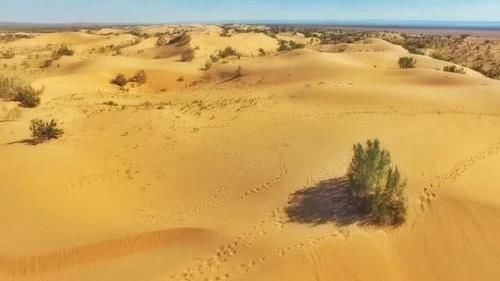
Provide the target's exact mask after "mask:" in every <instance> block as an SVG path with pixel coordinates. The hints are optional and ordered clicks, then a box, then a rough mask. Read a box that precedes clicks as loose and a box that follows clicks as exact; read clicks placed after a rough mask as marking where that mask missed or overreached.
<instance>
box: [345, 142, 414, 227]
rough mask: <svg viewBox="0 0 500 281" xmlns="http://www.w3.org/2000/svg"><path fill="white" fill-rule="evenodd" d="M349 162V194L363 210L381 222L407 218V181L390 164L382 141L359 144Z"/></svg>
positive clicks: (355, 146) (377, 222)
mask: <svg viewBox="0 0 500 281" xmlns="http://www.w3.org/2000/svg"><path fill="white" fill-rule="evenodd" d="M353 150H354V154H353V157H352V160H351V163H350V165H349V170H348V172H347V178H348V180H349V184H350V185H349V192H350V193H349V195H350V197H351V199H352V200H353V202H354V203H355V204H356V205H357V207H358V208H359V210H360V211H362V212H364V213H366V214H368V215H369V217H370V218H371V220H372V222H374V223H376V224H380V225H394V226H396V225H401V224H403V223H404V222H405V218H406V212H407V211H406V208H407V207H406V205H407V204H406V197H405V195H404V187H405V185H406V183H405V182H403V181H402V179H401V175H400V173H399V170H398V168H397V166H396V167H395V168H392V167H391V157H390V154H389V152H388V151H386V150H385V149H382V148H381V147H380V142H379V141H378V140H377V139H375V140H373V141H372V140H369V141H367V142H366V147H363V146H362V145H361V144H359V143H358V144H356V145H354V147H353Z"/></svg>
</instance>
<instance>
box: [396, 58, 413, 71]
mask: <svg viewBox="0 0 500 281" xmlns="http://www.w3.org/2000/svg"><path fill="white" fill-rule="evenodd" d="M398 64H399V68H402V69H407V68H415V65H416V64H417V60H416V59H415V58H414V57H401V58H399V60H398Z"/></svg>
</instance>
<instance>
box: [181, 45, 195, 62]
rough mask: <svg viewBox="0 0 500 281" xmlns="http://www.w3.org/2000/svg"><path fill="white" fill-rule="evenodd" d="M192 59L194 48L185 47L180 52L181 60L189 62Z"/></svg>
mask: <svg viewBox="0 0 500 281" xmlns="http://www.w3.org/2000/svg"><path fill="white" fill-rule="evenodd" d="M193 59H194V50H193V49H192V48H189V49H186V50H184V51H183V52H182V53H181V61H183V62H190V61H192V60H193Z"/></svg>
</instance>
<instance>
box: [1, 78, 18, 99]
mask: <svg viewBox="0 0 500 281" xmlns="http://www.w3.org/2000/svg"><path fill="white" fill-rule="evenodd" d="M22 84H23V82H22V81H21V80H19V79H18V78H14V77H4V76H0V98H4V99H12V98H13V97H14V96H15V95H16V92H17V89H18V88H19V87H20V86H21V85H22Z"/></svg>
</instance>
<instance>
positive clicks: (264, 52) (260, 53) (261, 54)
mask: <svg viewBox="0 0 500 281" xmlns="http://www.w3.org/2000/svg"><path fill="white" fill-rule="evenodd" d="M265 55H266V51H265V50H264V49H262V48H259V56H261V57H263V56H265Z"/></svg>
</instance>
